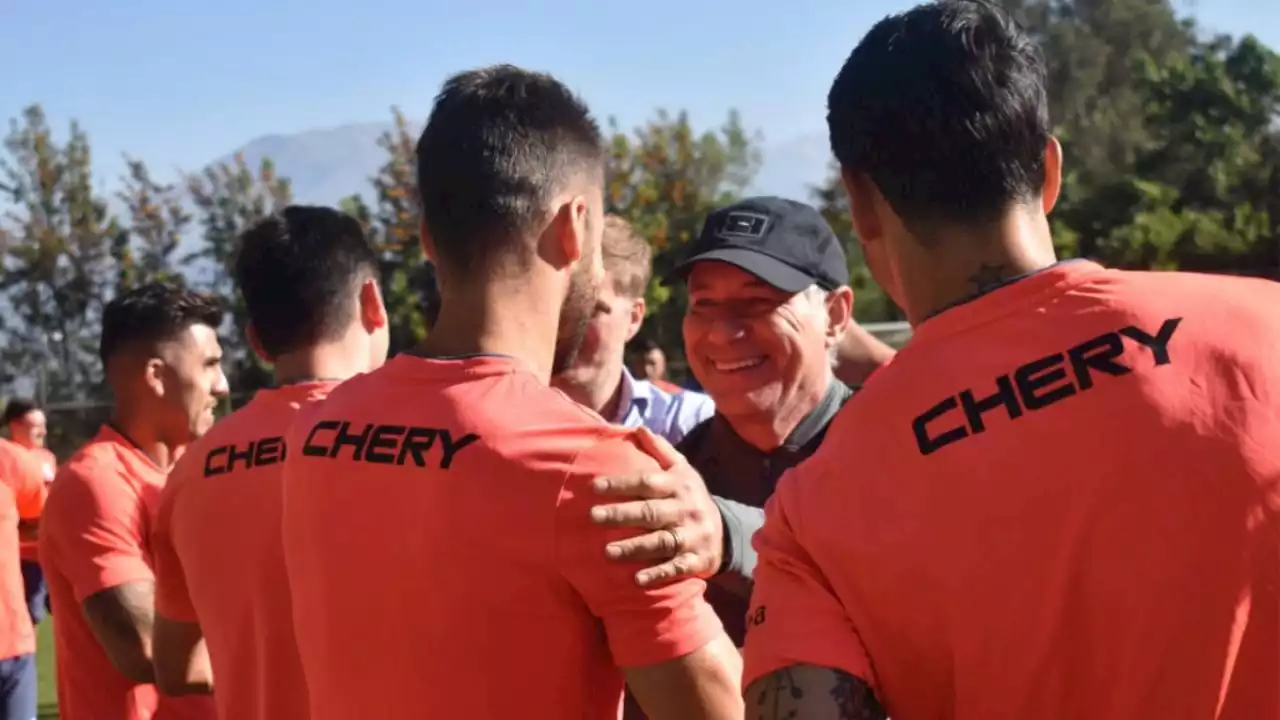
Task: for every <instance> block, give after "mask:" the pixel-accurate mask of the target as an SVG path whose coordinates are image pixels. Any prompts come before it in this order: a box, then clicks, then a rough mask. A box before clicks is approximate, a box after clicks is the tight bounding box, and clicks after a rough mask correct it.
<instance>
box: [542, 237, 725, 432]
mask: <svg viewBox="0 0 1280 720" xmlns="http://www.w3.org/2000/svg"><path fill="white" fill-rule="evenodd" d="M601 253H602V255H603V257H604V269H605V283H604V285H603V286H602V287H601V288H600V293H599V296H598V297H597V299H596V304H595V308H594V310H593V311H592V314H591V320H590V324H589V325H588V326H587V332H586V336H585V338H584V340H583V343H582V349H581V350H579V351H578V356H577V359H575V360H574V362H573V364H572V365H570V366H569V367H568V368H566V369H565V370H564V371H563V372H561V373H559V374H558V375H556V376H555V377H554V378H553V379H552V385H553V386H554V387H557V388H559V389H560V390H561V391H562V392H564V393H565V394H566V395H568V396H569V397H570V398H572V399H573V400H575V401H576V402H578V403H579V404H581V405H584V406H586V407H589V408H591V409H592V410H595V411H596V412H597V413H599V414H600V416H601V417H603V418H604V419H605V420H608V421H609V422H611V423H614V424H617V425H622V426H625V427H637V426H641V425H643V426H644V427H646V428H648V429H649V430H651V431H652V432H653V433H655V434H657V435H660V436H662V437H664V438H666V439H667V440H668V441H669V442H671V443H673V444H674V443H678V442H680V440H681V439H682V438H684V436H685V434H686V433H688V431H689V430H691V429H692V428H693V427H694V426H696V425H698V424H699V423H701V422H702V421H704V420H706V419H708V418H710V417H711V416H712V415H713V414H714V413H715V404H714V403H712V401H711V398H709V397H707V396H706V395H704V394H702V393H700V392H693V391H686V392H676V393H672V392H668V391H667V390H665V389H662V388H659V387H658V386H657V385H655V384H654V383H652V382H650V381H649V380H645V379H637V378H636V377H635V376H634V375H632V374H631V371H629V370H628V369H627V367H626V365H625V363H624V362H623V360H624V355H625V353H626V346H627V343H628V342H629V341H630V340H631V339H632V338H633V337H635V334H636V332H638V331H639V330H640V325H641V324H642V323H643V322H644V316H645V300H644V295H645V289H646V288H648V286H649V279H650V277H651V276H652V269H653V250H652V248H650V247H649V243H648V242H646V241H645V239H644V238H642V237H640V235H639V234H638V233H637V232H636V231H635V229H634V228H633V227H632V226H631V224H630V223H628V222H627V221H626V220H624V219H622V218H620V217H618V216H616V215H609V216H608V217H606V218H605V224H604V241H603V245H602V246H601Z"/></svg>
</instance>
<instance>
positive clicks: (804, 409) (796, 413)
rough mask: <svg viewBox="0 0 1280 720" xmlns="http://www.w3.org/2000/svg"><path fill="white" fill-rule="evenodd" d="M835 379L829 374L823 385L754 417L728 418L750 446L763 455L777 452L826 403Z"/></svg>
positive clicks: (802, 389)
mask: <svg viewBox="0 0 1280 720" xmlns="http://www.w3.org/2000/svg"><path fill="white" fill-rule="evenodd" d="M831 379H832V375H831V373H830V371H828V372H827V373H826V374H825V375H823V376H822V381H821V382H820V383H817V384H814V385H811V386H809V387H800V388H797V390H796V392H795V394H794V395H793V396H792V397H791V399H790V400H789V401H788V402H786V403H785V404H783V405H781V406H778V407H773V408H769V409H768V410H767V411H765V412H762V413H759V414H755V415H752V416H750V417H747V416H737V417H730V416H728V415H725V418H724V419H725V420H726V421H728V423H729V427H732V428H733V431H734V432H736V433H737V434H738V437H740V438H742V439H743V440H745V441H747V443H748V444H749V445H751V446H752V447H754V448H756V449H757V450H759V451H761V452H766V453H767V452H773V451H774V450H777V449H778V448H780V447H782V445H783V443H785V442H786V441H787V438H789V437H791V433H793V432H795V430H796V428H797V427H799V426H800V423H802V422H804V419H805V418H806V417H808V416H809V414H810V413H812V412H813V411H814V409H815V408H817V407H818V404H819V403H821V402H822V396H823V395H826V394H827V389H828V388H829V387H830V386H831Z"/></svg>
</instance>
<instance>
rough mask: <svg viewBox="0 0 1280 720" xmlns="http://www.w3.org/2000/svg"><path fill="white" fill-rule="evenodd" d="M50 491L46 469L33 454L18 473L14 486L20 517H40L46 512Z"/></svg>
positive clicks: (24, 518) (31, 518)
mask: <svg viewBox="0 0 1280 720" xmlns="http://www.w3.org/2000/svg"><path fill="white" fill-rule="evenodd" d="M48 492H49V490H48V486H47V485H46V484H45V481H44V471H43V470H42V469H41V467H40V464H39V461H38V460H37V459H36V458H35V456H34V455H33V456H32V457H31V458H30V459H29V460H28V461H27V462H26V466H25V467H24V468H22V471H21V472H19V473H18V475H17V478H16V480H15V484H14V486H13V493H14V497H15V498H16V499H17V502H18V517H20V518H22V519H23V520H37V519H39V518H40V515H41V513H43V512H44V501H45V497H46V495H47V494H48Z"/></svg>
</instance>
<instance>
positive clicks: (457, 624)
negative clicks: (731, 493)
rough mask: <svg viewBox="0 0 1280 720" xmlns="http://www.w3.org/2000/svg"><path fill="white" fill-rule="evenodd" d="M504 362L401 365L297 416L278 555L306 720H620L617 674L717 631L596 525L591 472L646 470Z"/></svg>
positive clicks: (633, 447) (637, 438)
mask: <svg viewBox="0 0 1280 720" xmlns="http://www.w3.org/2000/svg"><path fill="white" fill-rule="evenodd" d="M647 437H648V436H647V435H645V434H644V433H643V431H638V430H625V429H622V428H616V427H611V426H610V425H608V424H607V423H605V422H604V420H602V419H601V418H600V417H599V416H598V415H595V414H594V413H592V412H590V411H588V410H584V409H583V408H582V407H580V406H579V405H577V404H575V403H573V402H572V401H570V400H569V399H568V398H566V397H565V396H563V395H562V394H561V393H559V392H557V391H555V390H551V389H550V388H548V387H546V386H545V385H543V384H542V383H540V382H539V381H538V379H537V378H536V377H535V376H534V375H533V374H531V373H530V372H528V371H527V370H525V369H524V366H523V365H522V364H521V363H520V362H519V361H517V360H514V359H512V358H505V357H497V356H480V357H468V358H461V359H455V360H427V359H423V358H419V357H412V356H406V355H401V356H398V357H396V358H394V359H393V360H391V361H390V362H388V363H387V364H386V365H385V366H383V367H382V368H380V369H378V370H375V371H373V372H371V373H368V374H366V375H362V376H360V377H357V378H355V379H352V380H349V381H347V382H346V383H343V384H342V385H340V386H339V387H337V388H335V389H334V391H333V393H332V394H331V395H330V396H329V399H328V400H327V401H325V402H324V403H322V404H319V405H316V406H313V407H312V408H308V409H307V411H305V412H303V413H301V414H300V415H299V418H298V421H297V422H296V423H295V424H294V427H293V429H292V430H290V433H289V436H288V438H289V439H288V447H289V456H288V459H287V460H286V461H285V472H284V475H285V481H284V485H285V497H284V505H285V509H284V540H285V558H286V561H287V564H288V568H289V581H290V584H291V586H292V588H293V607H294V624H295V628H296V630H297V634H298V648H299V651H300V654H301V656H302V663H303V669H304V671H305V673H306V678H307V684H308V687H309V689H310V696H311V708H312V718H313V719H314V720H349V719H350V718H355V717H370V718H373V717H376V718H379V720H401V719H403V720H411V719H412V720H416V718H419V717H421V716H422V712H423V710H422V708H423V707H424V703H426V705H427V706H429V707H430V708H431V714H433V715H438V716H439V717H467V718H476V719H477V720H483V719H485V718H504V719H505V718H514V717H520V718H566V717H573V718H584V719H594V718H616V717H617V716H618V711H619V707H620V705H621V700H622V691H623V679H622V674H621V672H620V671H619V670H618V669H617V667H618V666H622V667H628V666H644V665H650V664H656V663H660V662H665V661H668V660H672V659H675V658H678V657H682V656H684V655H687V654H688V653H691V652H693V651H694V650H697V649H699V648H701V647H702V646H703V645H705V644H706V643H707V642H709V641H710V640H711V639H713V638H714V637H715V636H716V635H717V634H718V633H720V632H721V628H720V623H719V621H718V620H717V619H716V617H715V615H714V613H712V611H711V609H710V607H709V606H708V605H707V604H706V602H705V601H704V600H703V599H702V594H703V589H704V584H703V583H702V582H701V581H696V580H686V581H681V582H676V583H673V584H670V585H667V586H665V587H662V588H656V589H642V588H640V587H638V586H637V585H636V583H635V578H634V574H635V571H636V570H637V567H635V566H628V565H625V564H619V563H613V562H610V561H608V560H607V559H606V558H605V555H604V547H605V544H606V543H607V542H609V541H610V540H612V539H614V538H616V537H619V533H617V532H612V531H605V530H603V529H601V528H599V527H598V526H595V525H593V524H592V523H591V521H590V513H589V508H590V506H591V503H592V493H591V492H590V489H589V488H590V482H591V481H592V480H593V479H594V478H595V477H597V476H599V475H603V474H613V473H618V472H634V471H637V470H642V469H646V468H647V469H651V470H653V469H657V463H656V462H655V461H654V460H653V459H652V458H651V457H649V456H648V455H646V454H645V453H644V452H643V451H642V449H641V447H640V446H641V444H642V443H644V442H645V438H647Z"/></svg>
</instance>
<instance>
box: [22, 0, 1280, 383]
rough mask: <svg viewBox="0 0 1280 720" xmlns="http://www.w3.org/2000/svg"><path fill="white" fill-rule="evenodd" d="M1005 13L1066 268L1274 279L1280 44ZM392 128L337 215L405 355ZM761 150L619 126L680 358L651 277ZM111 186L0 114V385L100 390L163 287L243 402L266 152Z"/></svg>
mask: <svg viewBox="0 0 1280 720" xmlns="http://www.w3.org/2000/svg"><path fill="white" fill-rule="evenodd" d="M1001 1H1002V2H1003V4H1004V5H1005V6H1006V7H1008V8H1010V9H1011V10H1012V11H1013V12H1014V13H1015V14H1016V15H1017V17H1018V18H1019V19H1020V20H1021V21H1022V22H1023V23H1024V25H1025V26H1026V27H1027V28H1028V29H1029V31H1030V32H1031V34H1032V35H1033V36H1034V37H1035V38H1036V39H1037V40H1038V41H1039V42H1040V44H1041V46H1042V47H1043V48H1044V51H1045V55H1046V58H1047V61H1048V88H1047V90H1048V96H1049V102H1050V112H1051V116H1052V117H1053V119H1054V121H1055V134H1056V136H1057V137H1059V138H1060V140H1061V141H1062V143H1063V147H1064V158H1065V170H1066V172H1065V176H1064V188H1063V192H1062V195H1061V198H1060V200H1059V202H1058V206H1057V208H1056V209H1055V211H1054V213H1053V215H1052V216H1051V222H1052V224H1053V229H1054V236H1055V243H1056V244H1057V246H1058V249H1059V251H1060V254H1061V255H1062V256H1064V257H1069V256H1085V257H1091V258H1096V259H1098V260H1100V261H1102V262H1104V263H1106V264H1109V265H1113V266H1117V267H1125V268H1157V269H1175V268H1176V269H1188V270H1198V271H1207V272H1227V273H1237V274H1250V275H1261V276H1269V277H1280V58H1278V57H1277V55H1276V53H1275V52H1273V51H1272V50H1271V49H1269V48H1267V47H1266V46H1265V45H1264V44H1262V43H1261V42H1259V41H1258V40H1257V39H1256V38H1253V37H1250V36H1245V37H1242V38H1227V37H1217V36H1209V35H1206V34H1204V33H1202V32H1201V31H1200V30H1199V29H1198V28H1197V27H1196V26H1195V24H1194V23H1193V22H1192V21H1190V20H1188V19H1187V18H1185V17H1180V16H1179V14H1178V12H1176V8H1175V7H1174V6H1173V5H1172V4H1171V2H1170V0H1001ZM814 112H815V113H820V109H815V110H814ZM392 120H393V123H392V126H391V128H390V130H388V131H387V132H386V133H384V134H383V136H382V137H381V138H380V139H379V141H378V144H379V146H380V147H381V148H382V150H383V152H384V153H385V157H384V160H383V162H382V165H381V167H380V168H379V169H378V171H377V173H376V174H375V175H374V176H373V177H372V178H370V184H369V186H368V187H367V188H366V189H365V193H364V194H363V195H353V196H351V197H349V198H347V199H345V200H343V201H342V203H341V205H342V207H343V208H344V209H345V210H346V211H347V212H349V213H350V214H352V215H353V216H354V217H356V218H358V219H359V220H360V221H361V222H362V223H363V225H364V227H365V228H366V230H367V232H368V233H369V237H370V239H371V241H372V242H373V244H374V245H375V247H376V248H377V252H378V254H379V258H380V276H381V277H380V279H381V282H382V288H383V294H384V297H385V299H386V303H387V307H388V310H389V313H390V318H391V336H392V350H393V352H394V351H399V350H403V349H405V348H408V347H411V346H412V345H413V344H415V343H417V342H418V341H420V340H421V339H422V338H423V337H424V336H425V333H426V331H425V327H424V324H423V307H422V304H423V289H424V287H425V283H426V282H427V278H428V276H429V268H428V266H427V265H426V263H425V262H424V258H423V256H422V251H421V247H420V238H419V227H420V223H419V212H418V208H417V204H416V193H415V191H414V185H415V178H416V166H415V163H416V158H415V153H414V140H415V136H416V130H415V128H413V127H412V125H411V123H410V122H409V121H408V120H407V119H406V118H405V117H404V116H403V114H401V113H400V112H399V111H398V110H395V109H393V110H392ZM760 145H761V138H760V136H759V135H758V134H757V133H754V132H752V131H750V130H749V129H748V128H747V126H746V125H745V124H744V122H743V120H742V118H740V117H739V116H738V115H737V113H730V114H729V116H728V117H727V118H726V119H725V121H724V122H723V123H721V124H719V125H718V126H716V127H711V128H699V127H695V125H694V123H693V122H691V120H690V118H689V116H688V115H687V114H685V113H682V112H667V111H664V110H659V111H657V112H655V114H654V115H653V116H652V117H651V118H650V119H649V120H648V121H647V122H645V123H643V124H642V125H641V126H639V127H637V128H634V129H623V128H621V127H619V125H618V124H617V123H616V122H611V123H610V137H609V144H608V168H607V197H606V200H607V205H608V210H609V211H610V212H615V213H618V214H620V215H622V216H623V217H625V218H626V219H628V220H629V221H631V222H632V224H633V225H634V226H635V227H636V228H637V229H638V230H639V231H640V233H641V234H642V235H643V236H644V237H646V238H648V240H649V241H650V242H651V243H652V245H653V249H654V251H655V252H654V256H655V260H654V281H653V283H651V285H650V287H649V288H648V291H647V299H648V302H649V318H648V322H647V327H646V330H645V332H646V333H648V334H649V335H651V336H652V337H653V338H654V339H656V340H658V341H659V342H661V343H662V344H663V345H664V346H665V347H666V348H667V350H668V354H669V355H670V356H672V357H673V358H675V359H676V360H677V362H678V359H679V357H680V356H681V355H682V352H681V345H682V343H681V341H680V319H681V317H682V315H683V312H684V307H685V298H684V295H683V292H682V290H681V289H680V288H679V286H677V287H674V288H667V287H665V286H663V285H662V284H661V282H660V279H661V278H662V277H663V276H665V275H666V274H667V273H668V272H670V271H671V270H672V269H673V268H674V267H675V265H676V264H677V263H678V262H679V261H680V260H681V258H683V257H684V254H685V253H686V252H687V250H688V247H687V246H688V244H689V243H690V241H691V240H693V238H695V237H696V235H697V233H698V232H699V231H700V229H701V226H702V223H703V221H704V219H705V218H706V216H707V214H708V213H709V212H710V211H711V210H713V209H715V208H716V207H718V206H721V205H724V204H727V203H729V202H732V201H734V200H736V199H739V198H741V197H742V196H744V195H746V194H748V193H750V192H751V188H752V183H753V180H754V178H755V175H756V171H757V170H758V169H759V167H760V162H761V153H760ZM113 185H114V189H113V191H112V192H111V194H110V195H105V194H103V193H102V192H100V190H99V188H98V186H97V185H96V183H95V174H94V165H93V158H92V153H91V147H90V142H89V138H88V136H87V135H86V133H85V132H84V131H83V130H82V129H81V127H80V126H79V125H77V124H75V123H71V124H70V126H69V127H68V128H66V130H65V132H56V131H55V130H54V129H53V128H51V127H50V123H49V121H48V119H47V118H46V117H45V114H44V112H43V111H42V110H41V108H40V107H39V106H32V107H30V108H27V109H26V110H25V111H23V113H22V114H21V116H20V117H19V118H17V119H15V120H13V121H12V122H11V123H10V126H9V131H8V133H7V134H6V135H5V137H4V143H3V150H2V152H0V268H2V271H3V272H2V275H0V390H3V389H4V388H14V387H22V388H24V391H27V392H30V391H31V389H30V388H31V383H32V381H33V379H35V380H38V382H36V387H37V388H39V389H40V390H41V392H42V393H43V394H45V395H46V397H45V399H46V400H49V401H51V402H58V401H72V400H75V401H84V400H93V399H95V398H99V397H101V388H100V387H99V382H98V378H99V375H100V369H99V368H98V361H97V358H96V343H97V334H98V325H99V321H100V318H101V312H102V308H103V306H104V304H105V303H106V302H108V301H109V300H110V298H111V297H113V296H114V295H115V294H116V293H118V292H120V291H121V290H124V289H126V288H129V287H133V286H135V285H137V284H139V283H143V282H147V281H150V280H153V279H173V280H178V281H182V282H187V283H189V284H192V285H194V286H197V287H201V288H206V289H209V290H212V291H214V292H217V293H219V294H222V295H223V296H224V297H227V298H228V299H229V301H230V309H231V318H230V320H229V321H228V325H227V327H226V328H224V329H223V330H224V339H225V342H226V346H227V355H228V360H229V362H228V375H229V377H230V379H231V382H232V383H233V385H234V388H235V390H236V391H237V392H238V393H241V394H244V393H247V392H249V391H251V390H253V389H255V388H257V387H259V386H261V385H263V384H265V383H266V382H267V381H268V380H269V373H268V370H269V368H267V367H265V366H264V365H262V364H261V363H260V362H258V361H257V359H256V358H255V357H253V355H252V353H250V352H248V350H247V348H246V347H245V344H244V342H243V340H242V338H243V333H244V328H245V324H246V317H245V313H244V307H243V303H242V301H241V300H240V298H239V297H238V296H237V294H236V292H235V290H234V288H233V287H232V283H231V281H230V277H229V271H230V263H231V261H232V258H231V253H232V250H233V247H234V242H235V239H236V237H237V236H238V235H239V234H240V233H241V232H243V231H244V230H245V229H246V228H247V227H248V226H249V225H250V224H251V223H253V222H255V221H256V220H258V219H260V218H262V217H263V216H265V215H267V214H268V213H272V212H275V211H277V210H279V209H280V208H282V207H283V206H284V205H286V204H287V203H288V202H289V201H290V197H291V191H290V184H289V182H288V180H287V179H285V178H283V177H280V176H279V175H278V174H277V172H276V169H275V167H274V165H273V164H272V162H271V161H270V160H269V159H264V160H262V161H261V162H257V163H253V164H251V163H249V162H248V161H246V160H245V158H243V157H235V158H233V159H231V160H229V161H227V162H223V163H219V164H216V165H214V166H211V167H208V168H205V169H203V170H200V171H198V172H195V173H193V174H190V175H186V176H182V177H181V178H180V179H179V180H178V181H177V182H176V183H173V184H170V183H168V182H164V181H161V180H158V179H157V178H156V176H154V175H153V173H152V172H151V170H150V169H149V168H148V166H147V165H146V164H145V163H144V162H143V161H142V160H139V159H136V158H126V172H125V173H124V177H123V178H121V179H120V180H119V182H116V183H114V184H113ZM353 189H354V188H353ZM798 199H806V198H798ZM807 199H808V200H810V201H812V202H813V203H814V204H815V205H817V206H818V207H819V208H820V209H821V210H822V211H823V213H824V214H825V216H826V217H827V219H828V220H829V221H830V222H831V224H832V226H833V228H834V229H835V230H836V232H837V233H838V234H839V235H840V237H841V238H842V239H843V240H844V242H845V247H846V249H847V251H848V255H849V263H850V274H851V277H852V279H853V280H852V282H853V286H854V290H855V297H856V300H855V311H856V314H857V316H858V318H859V319H860V320H862V321H864V322H868V321H880V320H894V319H899V318H901V317H902V314H901V312H900V311H899V310H898V309H897V308H896V307H894V305H893V303H892V302H891V301H890V300H889V298H888V297H886V296H885V294H884V292H883V291H882V290H881V289H880V288H879V287H877V286H876V284H875V283H874V282H873V281H872V279H871V277H870V274H869V273H868V272H867V269H866V265H865V262H864V261H863V258H862V254H861V249H860V246H859V244H858V242H857V239H856V238H855V237H854V233H853V229H852V227H851V223H850V221H849V216H848V207H847V200H846V196H845V193H844V190H843V188H842V187H841V185H840V183H839V179H838V175H837V174H836V172H835V171H834V170H832V171H831V173H830V174H829V176H828V178H827V179H826V180H825V182H822V183H821V184H819V185H817V186H816V187H814V188H813V190H812V195H811V197H810V198H807ZM113 208H115V210H114V212H113Z"/></svg>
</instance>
